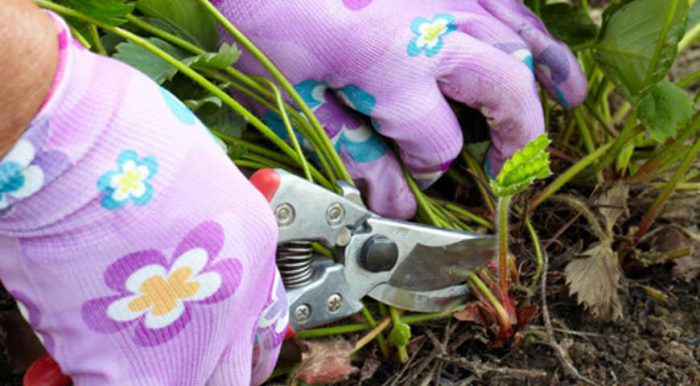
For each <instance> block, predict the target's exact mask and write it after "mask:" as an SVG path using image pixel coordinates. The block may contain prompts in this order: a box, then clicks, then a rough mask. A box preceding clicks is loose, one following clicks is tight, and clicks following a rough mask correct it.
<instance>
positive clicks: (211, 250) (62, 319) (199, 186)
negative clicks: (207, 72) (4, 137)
mask: <svg viewBox="0 0 700 386" xmlns="http://www.w3.org/2000/svg"><path fill="white" fill-rule="evenodd" d="M36 12H37V13H38V12H39V11H38V9H37V10H36ZM54 20H55V22H56V26H57V29H58V39H57V42H58V43H57V44H58V45H59V47H60V55H59V64H58V70H57V73H56V76H55V80H54V82H53V86H52V87H51V91H50V95H49V96H48V99H47V100H46V102H45V103H44V105H43V107H42V109H41V111H40V112H39V113H38V115H37V116H36V117H35V118H34V120H33V121H32V122H31V124H30V125H29V127H28V128H27V129H26V131H24V133H23V134H22V136H21V138H20V139H19V140H18V142H17V143H16V144H15V145H14V147H13V148H12V149H11V150H10V151H9V152H8V153H7V154H6V155H5V156H4V157H2V159H0V280H2V283H3V285H4V286H5V287H6V288H7V289H8V290H9V291H10V292H11V293H12V294H13V295H14V296H15V298H16V299H17V300H18V303H19V305H20V309H22V310H24V311H25V312H24V314H25V315H26V317H27V319H28V320H29V322H30V324H32V326H33V328H34V329H35V331H36V332H37V334H38V335H39V336H40V337H42V338H43V340H44V342H45V345H46V348H47V349H48V351H49V352H50V353H51V355H52V356H53V357H54V358H55V359H56V360H57V361H58V363H59V364H60V365H61V368H62V369H63V371H64V372H66V373H67V374H68V375H70V376H71V377H72V378H73V381H74V382H75V384H76V385H79V386H82V385H100V386H102V385H118V386H129V385H133V386H151V385H162V386H172V385H190V386H201V385H205V384H206V385H246V384H251V383H253V384H259V383H262V381H263V380H264V379H265V378H266V377H267V376H268V375H269V374H270V372H271V371H272V368H273V366H274V364H275V361H276V357H277V353H278V351H279V346H280V342H281V340H282V337H283V334H284V332H285V331H286V326H287V307H286V299H285V296H284V288H283V287H282V285H281V282H280V278H279V274H277V273H276V272H277V270H276V268H275V259H274V254H275V249H276V239H277V227H276V224H275V220H274V216H273V215H272V212H271V210H270V209H269V206H268V203H267V201H266V200H265V199H264V198H263V196H262V195H261V194H260V193H259V192H258V191H257V190H255V188H254V187H253V186H252V185H251V184H250V183H249V182H248V181H247V180H246V179H245V177H244V176H243V175H242V174H241V173H240V172H239V171H238V170H237V169H236V167H235V166H234V165H233V164H232V163H231V161H230V160H229V159H228V157H227V156H226V154H224V152H223V151H221V150H220V148H219V147H218V145H217V144H216V142H215V141H214V140H213V139H212V137H211V135H210V134H209V133H208V132H207V129H206V128H205V127H204V126H203V125H202V124H201V123H200V122H199V121H198V120H197V119H196V118H195V116H194V115H193V114H192V113H191V112H189V110H187V108H185V106H184V105H183V104H182V103H180V102H179V101H178V100H177V99H175V98H174V97H173V96H172V95H171V94H170V93H169V92H168V91H166V90H164V89H161V88H160V87H158V85H156V84H155V83H154V82H152V81H151V80H150V79H148V78H147V77H146V76H144V75H142V74H141V73H139V72H137V71H136V70H134V69H132V68H131V67H128V66H127V65H125V64H123V63H121V62H118V61H116V60H112V59H109V58H105V57H101V56H97V55H94V54H92V53H90V52H88V51H86V50H84V49H83V48H82V47H80V46H79V45H78V43H77V42H75V41H73V40H72V39H71V38H70V36H69V32H68V28H67V27H66V25H65V24H64V23H63V22H62V21H61V20H60V19H58V18H57V17H54ZM45 21H46V22H47V23H51V20H50V19H47V20H45ZM5 36H7V35H5ZM11 36H12V35H11V34H10V37H11ZM0 108H3V106H0ZM254 344H257V346H256V348H255V349H254Z"/></svg>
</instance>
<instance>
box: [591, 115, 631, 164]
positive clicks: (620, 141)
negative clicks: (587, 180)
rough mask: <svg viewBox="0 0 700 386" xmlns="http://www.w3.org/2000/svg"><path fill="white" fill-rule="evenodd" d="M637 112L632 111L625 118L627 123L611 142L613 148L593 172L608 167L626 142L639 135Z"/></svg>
mask: <svg viewBox="0 0 700 386" xmlns="http://www.w3.org/2000/svg"><path fill="white" fill-rule="evenodd" d="M637 127H638V126H637V110H636V109H635V110H633V111H632V113H631V114H630V115H629V117H627V122H626V123H625V126H624V127H623V128H622V131H621V132H620V135H619V136H618V137H617V138H616V139H615V141H614V142H613V146H612V148H611V149H610V151H608V152H607V153H606V154H605V155H604V156H603V159H602V160H601V161H600V162H599V163H598V164H597V165H596V167H595V172H596V173H598V172H599V171H601V170H603V169H605V168H606V167H608V165H610V163H611V162H612V161H614V160H615V159H616V158H617V155H618V154H619V153H620V150H622V148H623V147H625V145H626V144H627V141H629V140H630V139H632V138H634V137H636V136H637V134H639V132H640V130H637Z"/></svg>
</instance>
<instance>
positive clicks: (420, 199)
mask: <svg viewBox="0 0 700 386" xmlns="http://www.w3.org/2000/svg"><path fill="white" fill-rule="evenodd" d="M403 173H404V176H405V177H406V182H408V187H409V188H410V189H411V192H412V193H413V195H414V196H415V198H416V202H417V203H418V207H419V208H420V209H421V210H422V211H423V213H425V216H426V217H427V218H428V221H429V222H431V223H432V224H433V225H435V226H440V225H442V224H443V222H442V220H441V219H440V218H439V217H438V216H437V214H436V213H435V210H434V209H433V206H432V204H431V203H430V201H428V199H427V198H426V196H425V194H423V192H422V191H421V190H420V188H419V187H418V184H416V182H415V181H414V180H413V177H411V175H410V174H409V173H408V171H406V170H404V171H403Z"/></svg>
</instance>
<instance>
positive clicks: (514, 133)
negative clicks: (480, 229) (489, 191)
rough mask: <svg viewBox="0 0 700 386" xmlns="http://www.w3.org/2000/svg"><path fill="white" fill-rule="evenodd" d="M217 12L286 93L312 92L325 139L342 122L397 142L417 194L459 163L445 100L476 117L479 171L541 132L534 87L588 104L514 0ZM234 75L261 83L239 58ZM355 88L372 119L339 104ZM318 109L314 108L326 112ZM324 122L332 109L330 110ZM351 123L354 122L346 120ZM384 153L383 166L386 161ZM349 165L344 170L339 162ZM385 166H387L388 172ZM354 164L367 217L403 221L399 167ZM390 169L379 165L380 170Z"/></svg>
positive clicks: (249, 3)
mask: <svg viewBox="0 0 700 386" xmlns="http://www.w3.org/2000/svg"><path fill="white" fill-rule="evenodd" d="M260 3H261V2H260V0H224V1H219V2H217V6H218V7H219V8H220V9H221V10H222V11H223V13H224V14H225V15H226V16H227V17H228V18H229V19H231V20H232V22H233V23H234V24H235V25H236V26H237V27H238V28H239V29H240V30H241V31H243V32H244V33H246V34H247V35H248V36H249V37H250V38H251V39H252V40H253V42H254V43H255V44H256V45H257V46H258V47H260V48H261V49H262V51H263V52H264V53H265V54H266V55H267V56H268V57H270V58H271V59H272V61H274V62H275V63H276V64H277V65H278V66H279V67H280V68H281V69H282V70H283V72H284V74H285V75H286V76H287V77H288V78H289V79H290V80H291V81H292V82H293V83H295V84H297V85H301V84H303V83H304V82H307V81H309V80H314V81H318V82H322V83H323V85H325V87H326V89H325V90H324V93H323V94H320V93H319V92H317V93H316V94H314V95H315V99H319V97H320V96H321V95H322V96H323V98H322V99H323V100H324V101H325V102H326V104H328V103H329V100H333V104H335V103H336V102H338V101H339V102H341V103H340V104H338V106H337V108H336V107H334V108H333V112H329V113H328V114H324V113H323V112H322V111H319V110H318V109H317V110H316V113H317V114H318V115H319V119H320V121H321V123H322V124H323V125H325V126H326V131H327V132H328V133H329V135H332V133H333V132H334V130H333V129H332V128H329V127H328V126H329V125H333V124H334V122H338V121H339V120H341V121H344V120H346V118H347V116H348V115H350V116H351V117H352V119H355V120H356V121H358V122H361V123H362V124H363V125H364V126H365V127H367V128H369V127H370V124H369V123H368V122H372V124H371V126H372V127H373V129H374V131H375V132H378V133H379V134H381V135H382V136H384V137H388V138H390V139H392V140H393V141H395V142H396V144H397V145H398V148H399V154H398V156H400V157H401V160H402V161H403V163H404V164H405V165H406V167H407V169H408V171H409V172H410V173H411V174H412V175H413V176H414V177H415V178H416V179H417V180H418V182H419V183H420V185H421V186H422V187H424V188H425V187H427V186H429V185H430V184H431V183H433V182H434V181H435V180H436V179H437V178H439V177H440V176H441V175H442V174H443V173H444V171H445V170H446V169H447V168H448V167H449V165H450V163H451V162H452V161H453V160H454V159H455V157H456V156H457V155H458V154H459V152H460V150H461V148H462V145H463V136H462V132H461V128H460V126H459V124H458V121H457V119H456V117H455V115H454V113H453V110H452V109H451V108H450V106H449V104H448V102H447V100H448V99H452V100H455V101H458V102H461V103H463V104H465V105H468V106H470V107H472V108H475V109H478V110H480V111H481V113H482V114H483V115H484V116H485V117H486V118H487V121H488V123H489V125H490V127H491V138H492V143H493V146H492V147H491V149H490V150H489V152H488V154H487V165H488V167H487V169H488V170H487V171H488V173H489V174H490V175H492V176H494V175H496V174H497V173H498V171H499V170H500V169H501V167H502V165H503V163H504V162H505V160H506V159H508V158H509V157H510V156H511V155H513V153H514V152H515V151H516V150H518V149H520V148H521V147H522V146H524V145H525V144H526V143H528V142H529V141H530V140H532V139H534V138H536V137H537V136H538V135H539V134H541V133H542V132H543V131H544V119H543V113H542V106H541V104H540V101H539V96H538V92H537V87H536V80H539V82H540V84H541V85H542V86H543V88H544V89H546V90H547V91H548V92H549V94H550V95H552V96H553V97H554V98H556V99H557V100H558V101H559V102H560V103H561V104H562V105H563V106H575V105H577V104H579V103H581V102H582V101H583V99H584V98H585V96H586V92H587V83H586V78H585V76H584V75H583V73H582V71H581V69H580V68H579V66H578V63H577V61H576V58H575V57H574V56H573V54H572V53H571V52H570V51H569V50H568V48H567V47H566V46H565V45H564V44H562V43H561V42H558V41H556V40H555V39H553V38H552V37H551V35H549V33H548V32H547V31H546V29H545V28H544V26H543V24H542V23H541V22H540V21H539V20H538V19H537V17H536V16H535V15H534V14H533V13H532V12H530V11H529V10H528V9H527V8H526V7H525V6H524V5H523V4H522V2H521V1H519V0H431V1H425V0H383V1H379V0H375V1H372V2H370V1H359V0H352V1H351V0H345V1H341V0H332V1H308V0H289V1H284V2H266V3H265V4H266V5H265V6H264V7H261V6H259V4H260ZM238 66H239V68H241V69H242V70H245V71H247V72H250V73H253V74H260V75H263V74H265V72H264V71H263V70H262V69H261V67H260V65H259V64H257V62H256V61H255V60H253V59H252V58H251V57H250V56H249V55H244V56H243V57H242V58H241V60H240V61H239V63H238ZM347 87H353V88H356V89H358V90H362V91H363V93H365V94H366V95H370V96H372V98H373V100H374V105H373V108H372V109H371V110H366V109H364V105H362V104H356V103H353V101H352V100H351V99H349V98H344V97H343V94H345V95H347V93H346V92H345V93H344V92H343V90H347ZM325 109H326V108H324V110H325ZM328 110H329V111H330V109H328ZM350 112H352V113H350ZM393 157H394V155H393V154H391V152H387V155H386V156H385V158H387V159H393ZM349 158H350V157H345V158H343V159H344V160H345V161H346V162H348V160H349ZM391 162H394V161H391ZM377 164H378V163H377V162H368V163H357V164H356V165H352V166H351V168H353V167H356V168H358V169H360V170H359V171H354V172H353V175H352V176H353V178H355V180H356V182H357V184H358V185H360V186H362V185H364V186H365V187H366V188H365V192H364V193H365V199H367V200H368V201H369V206H370V208H371V209H372V210H374V211H376V212H378V213H380V214H383V215H386V216H393V217H410V216H411V215H413V213H414V212H415V207H416V205H415V200H414V198H413V197H412V195H411V194H410V192H409V191H407V188H406V183H405V182H401V180H402V179H403V174H402V171H401V169H400V168H399V167H396V168H394V167H382V168H378V167H377V168H376V169H372V168H373V167H376V165H377ZM387 164H388V163H387Z"/></svg>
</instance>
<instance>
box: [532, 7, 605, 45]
mask: <svg viewBox="0 0 700 386" xmlns="http://www.w3.org/2000/svg"><path fill="white" fill-rule="evenodd" d="M542 21H543V22H544V24H545V25H546V26H547V29H548V30H549V32H550V33H551V34H552V35H554V37H556V38H557V39H559V40H562V41H564V42H565V43H566V44H568V45H570V46H576V45H581V44H585V43H588V42H590V41H592V40H593V39H595V38H596V35H597V34H598V26H596V25H595V23H594V22H593V20H592V19H591V17H590V16H589V15H588V13H586V11H584V10H583V9H582V8H580V7H575V6H573V5H571V4H567V3H554V4H548V5H546V6H544V7H543V8H542Z"/></svg>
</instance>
